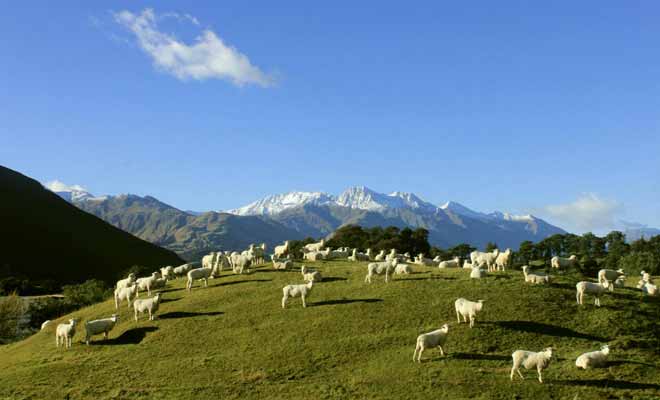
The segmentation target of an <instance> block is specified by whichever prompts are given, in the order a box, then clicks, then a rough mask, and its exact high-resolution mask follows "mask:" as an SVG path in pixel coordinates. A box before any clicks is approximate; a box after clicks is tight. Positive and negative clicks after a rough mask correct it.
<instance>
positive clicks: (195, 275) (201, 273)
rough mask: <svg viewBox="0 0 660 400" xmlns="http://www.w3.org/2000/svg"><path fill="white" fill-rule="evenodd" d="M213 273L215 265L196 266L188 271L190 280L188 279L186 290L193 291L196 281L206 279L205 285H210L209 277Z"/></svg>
mask: <svg viewBox="0 0 660 400" xmlns="http://www.w3.org/2000/svg"><path fill="white" fill-rule="evenodd" d="M212 273H213V267H203V268H195V269H191V270H190V271H188V281H186V290H188V291H189V292H190V291H192V287H193V284H194V283H195V281H204V287H208V285H209V277H210V276H211V274H212Z"/></svg>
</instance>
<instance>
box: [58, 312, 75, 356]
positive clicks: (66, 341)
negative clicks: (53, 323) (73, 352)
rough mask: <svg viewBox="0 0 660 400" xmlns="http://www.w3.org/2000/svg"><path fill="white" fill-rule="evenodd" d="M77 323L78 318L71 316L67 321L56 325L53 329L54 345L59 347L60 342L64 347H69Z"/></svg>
mask: <svg viewBox="0 0 660 400" xmlns="http://www.w3.org/2000/svg"><path fill="white" fill-rule="evenodd" d="M77 323H78V318H72V319H70V320H69V322H68V323H62V324H59V325H57V329H56V330H55V347H60V344H62V345H64V348H66V349H69V348H71V343H72V341H73V336H74V335H75V334H76V324H77Z"/></svg>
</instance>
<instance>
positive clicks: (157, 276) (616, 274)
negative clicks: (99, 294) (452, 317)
mask: <svg viewBox="0 0 660 400" xmlns="http://www.w3.org/2000/svg"><path fill="white" fill-rule="evenodd" d="M290 249H291V248H290V243H289V242H288V241H286V242H285V243H284V244H283V245H281V246H276V247H275V248H274V254H273V255H272V256H271V261H272V265H273V268H274V269H277V270H289V269H292V267H293V260H292V257H291V254H290V253H289V251H290ZM511 255H512V252H511V250H510V249H507V250H506V251H504V252H500V251H499V250H497V249H495V250H493V251H491V252H480V251H473V252H472V253H471V254H470V259H469V260H464V261H463V260H461V259H460V258H459V257H455V258H454V259H451V260H445V261H442V260H440V259H439V258H438V257H436V258H434V259H429V258H425V257H424V255H423V254H419V255H418V256H416V257H411V256H410V255H409V254H408V253H406V254H399V253H398V252H397V251H396V250H395V249H392V250H391V251H390V252H389V253H386V252H385V251H381V252H380V253H378V254H375V255H374V254H373V253H372V251H371V249H367V250H366V252H364V253H362V252H359V251H358V250H357V249H352V250H351V249H348V248H340V249H336V250H332V249H331V248H329V247H326V246H325V241H324V240H321V241H319V242H317V243H311V244H308V245H306V246H305V247H304V248H303V259H304V260H308V261H318V260H333V259H347V260H349V261H353V262H358V261H367V262H369V263H368V264H367V274H366V276H365V279H364V281H365V283H371V281H372V278H373V277H374V276H376V275H384V276H385V282H388V281H389V277H390V275H398V274H410V273H411V272H412V270H413V267H412V265H421V266H437V267H438V268H440V269H445V268H463V269H469V270H470V277H471V278H474V279H480V278H482V277H484V276H485V275H486V273H487V272H497V271H504V270H505V269H506V267H507V266H508V265H509V263H510V262H511ZM265 259H266V245H265V244H262V245H260V246H255V245H250V247H249V248H248V249H247V250H245V251H243V252H240V253H239V252H213V253H210V254H208V255H206V256H204V257H203V258H202V261H201V266H200V265H199V264H193V263H188V264H184V265H181V266H178V267H176V268H174V267H171V266H167V267H164V268H161V269H160V271H156V272H154V273H153V274H152V275H151V276H148V277H143V278H137V277H136V276H135V274H130V275H129V276H128V277H127V278H125V279H122V280H120V281H118V282H117V284H116V287H115V291H114V299H115V308H116V309H117V310H119V306H120V303H121V302H123V301H126V302H127V304H128V307H129V309H130V307H131V304H132V306H133V311H134V318H135V321H138V316H139V315H140V314H144V313H147V314H148V315H149V319H150V320H153V319H154V318H155V314H156V312H157V311H158V306H159V303H160V293H156V294H155V295H154V296H153V297H152V296H151V291H152V290H156V289H159V288H163V287H165V285H166V284H167V281H168V280H170V279H174V278H177V277H182V276H186V277H187V281H186V290H187V291H191V290H192V288H193V285H194V283H195V281H203V283H204V286H207V284H208V279H209V278H213V277H217V276H219V275H220V274H221V272H222V271H223V270H224V269H231V270H232V271H233V273H235V274H242V273H244V272H248V273H249V271H250V267H251V266H253V265H256V264H261V263H264V262H265ZM576 262H577V257H576V256H574V255H573V256H570V257H568V258H563V257H557V256H555V257H553V258H552V259H551V263H550V264H551V267H552V268H553V269H564V268H567V267H570V266H572V265H574V264H575V263H576ZM484 267H485V269H484ZM300 270H301V274H302V280H303V282H304V283H301V284H289V285H286V286H284V287H283V288H282V304H281V305H282V308H286V304H287V302H288V300H289V299H290V298H295V297H300V298H301V300H302V306H303V307H306V306H307V303H306V300H307V297H308V296H309V295H310V293H311V291H312V288H313V287H314V284H315V283H317V282H321V281H322V279H323V278H322V276H321V273H320V272H319V271H316V270H313V269H310V268H308V267H307V266H305V265H302V266H301V269H300ZM522 271H523V276H524V281H525V282H527V283H532V284H549V283H550V281H551V276H550V275H547V274H546V273H544V272H532V271H530V269H529V266H527V265H525V266H523V267H522ZM624 282H625V275H624V272H623V270H621V269H619V270H616V271H615V270H611V269H602V270H600V271H599V272H598V276H597V282H589V281H581V282H578V283H577V284H576V300H577V303H578V304H579V305H582V304H583V299H584V295H585V294H590V295H593V296H594V297H595V305H596V306H600V296H601V295H602V294H603V293H606V292H607V291H610V292H612V291H614V288H615V287H622V286H624ZM637 287H638V288H639V289H641V290H642V292H643V293H645V294H647V295H650V296H656V295H657V294H658V291H657V286H656V285H654V284H653V282H652V279H651V276H650V274H648V273H646V272H644V271H642V279H641V280H640V281H639V283H638V285H637ZM140 291H146V292H147V295H148V297H147V298H144V299H140V298H138V297H139V294H140ZM483 304H484V301H483V300H478V301H470V300H467V299H464V298H459V299H457V300H456V301H455V303H454V307H455V311H456V317H457V319H458V323H459V324H460V323H461V318H462V322H464V323H469V326H470V328H472V327H473V326H474V324H475V320H476V316H477V314H478V313H479V312H480V311H481V310H482V308H483ZM118 320H119V316H118V315H117V314H113V315H112V316H111V317H109V318H104V319H97V320H92V321H87V322H86V323H85V325H84V327H85V342H86V343H87V344H89V341H90V339H91V337H92V336H94V335H99V334H101V333H103V334H104V338H106V339H107V337H108V332H109V331H110V330H112V328H113V327H114V326H115V324H116V323H117V321H118ZM78 322H79V321H78V320H77V319H71V320H69V322H67V323H62V324H59V325H58V326H57V329H56V345H57V347H59V346H60V345H61V344H62V345H64V346H65V347H66V348H70V347H71V342H72V338H73V336H74V335H75V332H76V325H77V324H78ZM48 323H49V321H46V322H45V323H44V324H43V325H42V329H43V328H44V327H45V326H46V325H47V324H48ZM448 332H449V325H448V324H445V325H443V326H442V327H441V328H440V329H437V330H434V331H432V332H428V333H424V334H421V335H419V336H418V337H417V341H416V345H415V351H414V352H413V361H418V362H421V357H422V353H423V352H424V350H426V349H431V348H438V349H439V350H440V354H441V355H443V356H444V349H443V346H444V345H445V343H446V340H447V336H448ZM608 354H609V347H608V346H607V345H605V346H603V347H602V348H601V349H600V350H597V351H592V352H588V353H584V354H582V355H580V356H579V357H578V358H577V360H576V362H575V365H576V366H577V367H578V368H584V369H587V368H592V367H598V366H602V365H604V364H605V363H606V360H607V356H608ZM551 358H552V348H546V349H544V350H542V351H539V352H532V351H527V350H516V351H515V352H513V354H512V359H513V366H512V368H511V374H510V377H511V380H513V378H514V375H515V373H516V372H517V373H518V375H519V376H520V377H521V378H523V375H522V374H521V372H520V367H521V366H522V367H524V368H526V369H536V370H537V373H538V380H539V382H541V383H543V377H542V371H543V370H544V369H546V368H547V367H548V365H549V364H550V360H551Z"/></svg>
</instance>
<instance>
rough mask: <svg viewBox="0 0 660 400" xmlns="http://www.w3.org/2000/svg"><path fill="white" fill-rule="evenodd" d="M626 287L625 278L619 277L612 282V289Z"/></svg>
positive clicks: (623, 276)
mask: <svg viewBox="0 0 660 400" xmlns="http://www.w3.org/2000/svg"><path fill="white" fill-rule="evenodd" d="M625 286H626V276H625V275H619V277H618V278H616V280H615V281H614V287H618V288H622V287H625Z"/></svg>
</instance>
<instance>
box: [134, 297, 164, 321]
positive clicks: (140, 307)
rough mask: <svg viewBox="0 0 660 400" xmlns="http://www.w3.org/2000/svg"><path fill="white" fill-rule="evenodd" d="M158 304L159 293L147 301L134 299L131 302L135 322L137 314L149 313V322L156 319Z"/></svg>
mask: <svg viewBox="0 0 660 400" xmlns="http://www.w3.org/2000/svg"><path fill="white" fill-rule="evenodd" d="M159 304H160V293H156V295H155V296H154V297H150V298H147V299H136V300H135V301H134V302H133V310H134V311H135V321H136V322H137V320H138V314H142V313H145V312H149V320H150V321H153V320H154V319H155V318H156V315H155V314H156V312H157V311H158V305H159Z"/></svg>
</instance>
